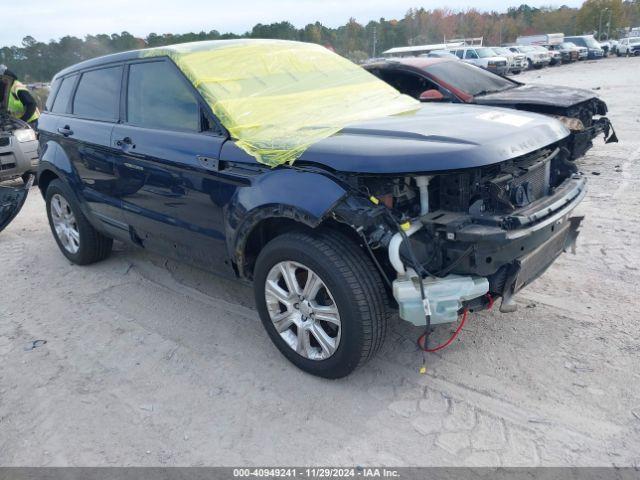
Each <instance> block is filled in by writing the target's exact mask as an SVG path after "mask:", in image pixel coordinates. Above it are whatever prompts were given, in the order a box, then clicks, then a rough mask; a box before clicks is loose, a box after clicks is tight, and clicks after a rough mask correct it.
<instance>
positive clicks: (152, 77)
mask: <svg viewBox="0 0 640 480" xmlns="http://www.w3.org/2000/svg"><path fill="white" fill-rule="evenodd" d="M127 122H128V123H130V124H131V125H137V126H140V127H147V128H159V129H166V130H187V131H200V109H199V106H198V101H197V100H196V98H195V96H194V94H193V92H192V91H191V90H190V89H189V88H188V86H187V85H186V84H185V81H184V80H183V79H182V78H181V77H180V75H179V74H178V72H177V71H176V69H175V68H174V67H173V66H172V65H171V64H169V63H168V62H148V63H136V64H133V65H131V66H130V67H129V86H128V91H127Z"/></svg>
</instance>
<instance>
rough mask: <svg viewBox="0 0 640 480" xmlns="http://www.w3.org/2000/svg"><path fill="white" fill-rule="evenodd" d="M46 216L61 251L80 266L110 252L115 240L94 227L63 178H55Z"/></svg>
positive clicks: (96, 260) (48, 191)
mask: <svg viewBox="0 0 640 480" xmlns="http://www.w3.org/2000/svg"><path fill="white" fill-rule="evenodd" d="M46 205H47V217H48V218H49V226H50V227H51V233H52V234H53V238H55V240H56V243H57V244H58V247H59V248H60V251H61V252H62V253H63V255H64V256H65V257H67V258H68V259H69V260H70V261H71V262H73V263H75V264H77V265H89V264H91V263H95V262H99V261H100V260H104V259H105V258H107V257H108V256H109V255H110V254H111V248H112V246H113V239H111V238H108V237H105V236H104V235H102V234H101V233H100V232H98V231H97V230H96V229H95V228H93V227H92V226H91V224H90V223H89V221H88V220H87V218H86V217H85V216H84V214H83V213H82V210H80V205H78V202H77V200H76V199H75V196H74V195H73V194H72V193H71V192H70V191H69V188H68V187H67V186H66V185H65V184H64V183H63V182H62V181H60V180H53V181H52V182H51V183H50V184H49V186H48V187H47V193H46Z"/></svg>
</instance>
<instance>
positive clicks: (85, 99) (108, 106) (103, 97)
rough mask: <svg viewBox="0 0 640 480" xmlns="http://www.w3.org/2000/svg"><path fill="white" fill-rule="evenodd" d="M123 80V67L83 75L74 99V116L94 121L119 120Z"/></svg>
mask: <svg viewBox="0 0 640 480" xmlns="http://www.w3.org/2000/svg"><path fill="white" fill-rule="evenodd" d="M121 79H122V67H121V66H120V67H111V68H103V69H100V70H92V71H90V72H85V73H83V74H82V77H81V78H80V83H79V84H78V89H77V90H76V96H75V97H74V99H73V114H74V115H77V116H79V117H84V118H90V119H94V120H104V121H110V122H115V121H116V120H118V111H119V106H120V82H121Z"/></svg>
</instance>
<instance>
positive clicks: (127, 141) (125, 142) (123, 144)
mask: <svg viewBox="0 0 640 480" xmlns="http://www.w3.org/2000/svg"><path fill="white" fill-rule="evenodd" d="M116 146H117V147H120V148H127V147H131V148H136V146H135V144H134V143H133V140H131V137H124V138H121V139H120V140H116Z"/></svg>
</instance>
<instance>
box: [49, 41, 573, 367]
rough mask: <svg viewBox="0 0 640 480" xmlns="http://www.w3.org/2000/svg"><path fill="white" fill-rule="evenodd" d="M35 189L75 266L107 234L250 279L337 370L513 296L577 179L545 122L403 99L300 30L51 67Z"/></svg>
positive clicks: (566, 224)
mask: <svg viewBox="0 0 640 480" xmlns="http://www.w3.org/2000/svg"><path fill="white" fill-rule="evenodd" d="M40 132H41V133H40V142H41V150H42V155H41V162H40V166H39V178H38V180H39V188H40V189H41V191H42V194H43V195H44V197H45V199H46V209H47V215H48V219H49V223H50V226H51V230H52V232H53V236H54V238H55V241H56V242H57V244H58V246H59V247H60V250H61V251H62V253H63V254H64V255H65V256H66V257H67V258H68V259H69V260H71V261H72V262H74V263H76V264H80V265H85V264H90V263H93V262H96V261H99V260H102V259H105V258H106V257H107V256H108V255H109V253H110V251H111V247H112V242H113V239H118V240H120V241H124V242H128V243H131V244H133V245H137V246H139V247H141V248H145V249H148V250H151V251H155V252H158V253H160V254H162V255H166V256H171V257H174V258H177V259H179V260H184V261H188V262H190V263H192V264H195V265H197V266H199V267H202V268H206V269H210V270H213V271H217V272H221V273H226V274H229V275H232V276H235V277H237V278H239V279H242V280H246V281H251V282H253V285H254V291H255V299H256V306H257V309H258V312H259V314H260V318H261V320H262V322H263V324H264V326H265V328H266V331H267V333H268V334H269V336H270V337H271V339H272V341H273V342H274V343H275V345H276V346H277V348H278V349H279V350H280V351H281V352H282V353H283V354H284V355H285V356H286V357H287V358H288V359H289V360H290V361H291V362H293V363H294V364H295V365H297V366H298V367H299V368H301V369H303V370H305V371H307V372H310V373H312V374H315V375H320V376H324V377H330V378H336V377H341V376H345V375H347V374H349V373H350V372H351V371H352V370H354V369H355V368H356V367H357V366H358V365H360V364H362V363H364V362H365V361H366V360H368V359H369V358H370V357H371V356H372V355H373V354H374V353H375V352H376V351H377V350H378V349H379V348H380V346H381V344H382V342H383V340H384V337H385V334H386V331H387V322H388V319H389V317H390V315H389V313H390V312H391V311H393V310H396V309H397V310H398V312H399V315H400V317H401V318H403V319H405V320H407V321H409V322H412V323H413V324H415V325H418V326H425V327H426V326H427V324H430V325H437V324H441V323H446V322H454V321H456V319H457V318H458V315H459V314H461V313H462V312H463V311H470V310H473V311H477V310H481V309H483V308H486V307H488V306H489V305H490V304H491V303H492V302H493V299H497V298H500V297H501V298H502V300H501V301H502V303H501V309H502V311H513V310H514V308H515V302H514V300H513V296H514V294H516V293H517V292H518V291H519V290H520V289H522V288H523V287H525V286H526V285H528V284H529V283H530V282H531V281H532V280H534V279H535V278H537V277H538V276H539V275H540V274H541V273H542V272H543V271H544V270H545V269H546V268H547V267H548V266H549V265H550V264H551V263H552V262H553V261H554V260H555V258H556V257H557V256H558V255H560V254H561V252H563V251H564V250H566V249H567V248H568V247H569V246H571V245H573V243H574V242H575V239H576V236H577V234H578V227H579V224H580V221H581V218H580V217H575V216H571V213H572V211H573V210H574V208H575V207H576V206H577V205H578V204H579V202H580V201H581V200H582V198H583V196H584V194H585V178H584V177H582V176H581V175H580V174H579V173H578V172H577V170H576V166H575V164H574V163H573V162H570V161H568V159H567V158H566V157H567V152H566V150H565V149H562V148H561V145H562V143H563V141H564V140H565V139H566V137H567V136H568V135H569V130H567V128H566V127H565V126H563V125H562V124H561V123H560V122H558V121H557V120H555V119H552V118H549V117H546V116H542V115H538V114H534V113H529V112H515V111H513V110H504V109H500V108H490V107H483V106H477V105H456V104H420V103H419V102H417V101H416V100H414V99H411V98H409V97H407V96H405V95H402V94H400V93H399V92H398V91H396V90H395V89H393V88H392V87H390V86H389V85H387V84H385V83H384V82H382V81H381V80H379V79H377V78H376V77H374V76H373V75H371V74H370V73H368V72H366V71H365V70H363V69H361V68H360V67H358V66H356V65H354V64H352V63H350V62H348V61H347V60H345V59H343V58H342V57H340V56H338V55H336V54H334V53H332V52H330V51H328V50H326V49H324V48H323V47H321V46H318V45H310V44H304V43H298V42H286V41H276V40H233V41H217V42H198V43H193V44H183V45H176V46H171V47H163V48H160V49H150V50H140V51H133V52H126V53H119V54H114V55H110V56H106V57H102V58H98V59H93V60H89V61H86V62H83V63H80V64H78V65H75V66H72V67H69V68H67V69H65V70H63V71H61V72H60V73H58V74H57V75H56V76H55V78H54V80H53V85H52V93H51V96H50V98H49V99H48V102H47V106H46V111H45V112H44V113H43V114H42V116H41V119H40Z"/></svg>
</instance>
